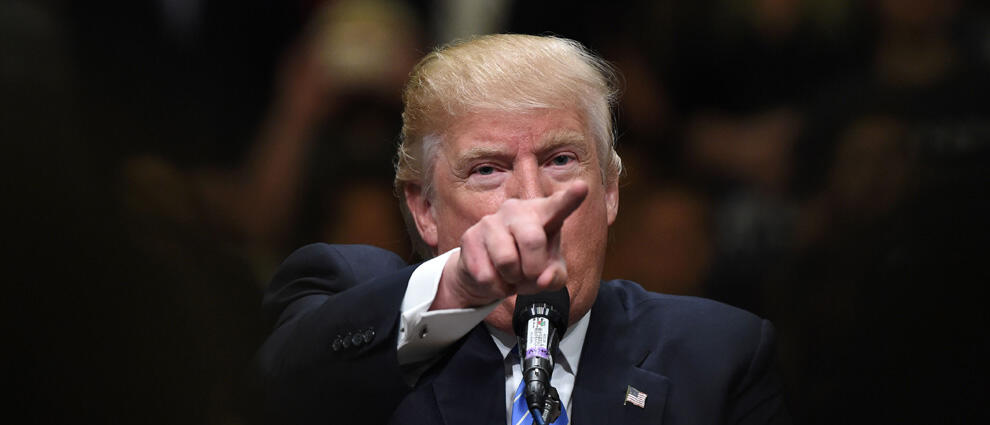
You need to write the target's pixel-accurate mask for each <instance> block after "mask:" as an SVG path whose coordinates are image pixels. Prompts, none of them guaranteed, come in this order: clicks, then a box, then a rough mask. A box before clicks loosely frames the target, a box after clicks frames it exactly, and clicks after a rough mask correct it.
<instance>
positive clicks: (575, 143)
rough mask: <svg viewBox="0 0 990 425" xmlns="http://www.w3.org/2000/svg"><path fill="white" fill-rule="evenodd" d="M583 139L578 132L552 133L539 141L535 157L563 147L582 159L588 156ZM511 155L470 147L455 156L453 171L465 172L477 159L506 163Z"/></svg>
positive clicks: (496, 149) (498, 149)
mask: <svg viewBox="0 0 990 425" xmlns="http://www.w3.org/2000/svg"><path fill="white" fill-rule="evenodd" d="M585 139H586V138H585V136H584V135H583V134H581V133H580V132H578V131H573V130H558V131H553V132H550V133H548V134H547V135H545V136H544V137H543V139H542V140H540V142H539V143H538V145H537V147H536V152H537V155H543V154H545V153H546V152H549V151H553V150H556V149H560V148H562V147H565V146H571V147H574V149H575V150H576V151H577V153H578V154H579V155H580V156H582V157H584V156H587V154H588V152H587V147H586V143H584V142H585ZM512 155H513V153H512V152H509V151H508V150H506V149H504V148H502V147H499V146H490V145H481V146H472V147H470V148H468V149H466V150H465V151H464V152H462V153H461V154H459V155H457V156H456V158H455V161H454V169H455V171H456V172H458V173H459V174H460V173H464V172H466V171H467V169H468V168H469V167H471V164H473V163H474V162H476V161H477V160H479V159H485V158H493V159H497V160H503V161H508V160H509V159H511V157H512Z"/></svg>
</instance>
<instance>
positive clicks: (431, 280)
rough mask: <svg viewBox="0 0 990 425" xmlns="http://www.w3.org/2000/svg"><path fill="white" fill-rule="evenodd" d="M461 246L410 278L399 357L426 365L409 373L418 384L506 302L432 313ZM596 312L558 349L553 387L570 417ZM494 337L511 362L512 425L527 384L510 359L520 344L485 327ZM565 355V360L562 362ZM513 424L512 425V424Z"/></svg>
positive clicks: (508, 411) (570, 332)
mask: <svg viewBox="0 0 990 425" xmlns="http://www.w3.org/2000/svg"><path fill="white" fill-rule="evenodd" d="M459 249H460V248H455V249H453V250H450V251H447V252H446V253H444V254H442V255H440V256H437V257H435V258H433V259H431V260H429V261H426V262H425V263H423V264H421V265H420V266H419V267H417V268H416V270H414V271H413V274H412V276H411V277H410V278H409V286H408V287H407V288H406V294H405V296H404V297H403V299H402V307H401V309H402V314H401V316H400V319H399V341H398V357H399V364H400V365H403V366H407V365H412V364H416V363H420V364H421V366H420V367H416V368H412V369H411V370H408V369H407V370H406V373H407V376H406V380H407V382H409V383H410V384H412V383H415V382H416V380H417V379H418V378H419V375H420V374H422V373H423V371H425V370H426V368H427V367H428V366H429V364H430V362H429V360H431V359H434V358H436V357H437V356H438V355H439V354H440V352H441V351H443V349H444V348H445V347H447V346H449V345H450V344H453V343H454V342H455V341H457V340H458V339H460V338H461V337H463V336H464V335H467V333H468V332H470V331H471V329H472V328H474V327H475V325H477V324H478V323H481V321H482V320H484V319H485V317H487V316H488V314H490V313H491V312H492V310H494V309H495V307H497V306H498V305H499V304H500V303H501V302H502V300H497V301H495V302H493V303H491V304H489V305H486V306H482V307H477V308H461V309H450V310H434V311H429V309H430V305H432V304H433V299H434V298H435V297H436V294H437V287H438V286H439V284H440V276H441V274H442V273H443V267H444V265H445V264H446V263H447V259H448V258H449V257H450V255H451V254H452V253H454V252H455V251H456V250H459ZM590 320H591V312H590V311H589V312H588V313H585V315H584V316H583V317H581V319H580V320H578V321H577V323H575V324H574V325H573V326H570V327H569V328H568V329H567V331H566V332H564V336H563V338H561V340H560V345H559V346H558V348H559V350H560V353H561V356H557V357H555V359H554V360H555V365H554V369H553V375H552V376H551V378H550V384H551V385H553V387H554V388H556V389H557V393H558V394H559V395H560V401H561V403H562V404H563V405H564V406H565V408H566V409H567V412H568V415H570V413H569V412H571V411H573V410H572V404H571V393H572V391H573V389H574V378H575V377H576V376H577V370H578V362H579V361H580V359H581V347H582V346H584V337H585V335H586V334H587V332H588V322H589V321H590ZM485 326H486V327H487V328H488V332H489V333H490V334H491V335H492V339H493V340H494V341H495V345H496V346H497V347H498V349H499V351H500V352H501V353H502V358H503V359H505V411H506V414H505V417H506V423H507V424H508V422H509V421H510V420H511V419H510V417H511V416H512V396H513V395H514V394H515V392H516V388H518V387H519V382H520V381H522V370H521V367H520V365H519V361H518V360H516V359H515V358H514V357H515V356H513V358H509V351H510V350H512V347H513V346H515V345H516V337H515V336H514V335H510V334H507V333H505V332H502V331H500V330H498V329H495V328H493V327H491V326H489V325H488V324H486V325H485ZM561 357H562V358H561ZM508 425H512V424H508Z"/></svg>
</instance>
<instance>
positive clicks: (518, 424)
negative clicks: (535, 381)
mask: <svg viewBox="0 0 990 425" xmlns="http://www.w3.org/2000/svg"><path fill="white" fill-rule="evenodd" d="M525 386H526V381H520V382H519V388H516V393H515V394H514V395H513V396H512V424H511V425H530V424H532V423H533V418H532V417H531V416H530V413H529V407H528V406H526V397H523V387H525ZM547 425H567V410H566V409H564V403H563V402H561V403H560V417H558V418H557V420H556V421H553V424H547Z"/></svg>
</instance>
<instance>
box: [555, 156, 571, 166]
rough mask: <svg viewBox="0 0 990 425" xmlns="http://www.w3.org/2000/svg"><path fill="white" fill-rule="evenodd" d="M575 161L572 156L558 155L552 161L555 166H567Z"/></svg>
mask: <svg viewBox="0 0 990 425" xmlns="http://www.w3.org/2000/svg"><path fill="white" fill-rule="evenodd" d="M573 160H574V157H572V156H570V155H557V156H555V157H553V159H551V160H550V163H551V164H553V165H567V164H569V163H570V162H571V161H573Z"/></svg>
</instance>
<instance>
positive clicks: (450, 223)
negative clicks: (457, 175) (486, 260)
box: [435, 191, 502, 252]
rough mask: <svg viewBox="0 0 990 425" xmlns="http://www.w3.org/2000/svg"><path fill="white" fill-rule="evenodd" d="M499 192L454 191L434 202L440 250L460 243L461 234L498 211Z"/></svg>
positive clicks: (442, 250) (445, 249)
mask: <svg viewBox="0 0 990 425" xmlns="http://www.w3.org/2000/svg"><path fill="white" fill-rule="evenodd" d="M501 199H502V197H501V196H500V194H493V193H477V192H470V191H455V192H452V193H448V194H446V196H444V197H443V200H442V202H440V203H438V204H435V205H436V206H435V208H436V210H435V211H436V220H437V223H438V226H437V231H438V237H439V245H440V246H439V249H440V250H441V251H440V252H445V251H447V250H449V249H452V248H455V247H458V246H460V245H461V235H463V234H464V232H465V231H466V230H467V229H468V228H470V227H471V226H473V225H474V224H475V223H477V222H478V221H479V220H481V218H482V217H484V216H486V215H489V214H493V213H495V212H496V211H498V206H499V205H501Z"/></svg>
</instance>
